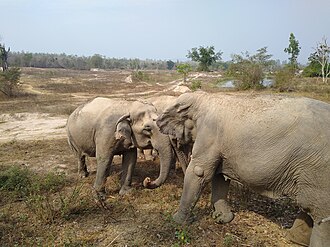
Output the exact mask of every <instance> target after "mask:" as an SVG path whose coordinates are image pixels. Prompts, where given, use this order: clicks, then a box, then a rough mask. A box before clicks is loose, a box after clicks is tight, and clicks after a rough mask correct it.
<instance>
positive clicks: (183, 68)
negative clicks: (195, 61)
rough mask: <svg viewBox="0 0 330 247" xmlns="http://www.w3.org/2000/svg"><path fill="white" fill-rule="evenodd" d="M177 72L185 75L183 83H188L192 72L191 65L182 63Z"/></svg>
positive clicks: (177, 67)
mask: <svg viewBox="0 0 330 247" xmlns="http://www.w3.org/2000/svg"><path fill="white" fill-rule="evenodd" d="M176 70H177V71H178V73H180V74H182V75H183V81H184V82H186V81H187V77H188V74H189V72H190V71H191V70H192V69H191V66H190V64H188V63H181V64H178V65H177V66H176Z"/></svg>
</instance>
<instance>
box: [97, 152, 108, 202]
mask: <svg viewBox="0 0 330 247" xmlns="http://www.w3.org/2000/svg"><path fill="white" fill-rule="evenodd" d="M112 159H113V155H112V154H109V153H101V152H99V153H98V152H97V151H96V160H97V169H96V179H95V183H94V189H95V190H96V193H97V195H98V197H99V199H102V200H104V199H105V183H106V180H107V177H108V176H109V173H110V167H111V163H112Z"/></svg>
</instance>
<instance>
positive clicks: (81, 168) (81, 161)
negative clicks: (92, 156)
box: [78, 155, 89, 178]
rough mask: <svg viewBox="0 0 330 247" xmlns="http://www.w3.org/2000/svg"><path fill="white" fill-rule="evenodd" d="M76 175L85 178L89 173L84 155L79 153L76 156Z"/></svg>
mask: <svg viewBox="0 0 330 247" xmlns="http://www.w3.org/2000/svg"><path fill="white" fill-rule="evenodd" d="M78 175H79V176H80V177H81V178H86V177H88V175H89V172H88V170H87V165H86V155H79V157H78Z"/></svg>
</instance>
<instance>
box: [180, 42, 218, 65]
mask: <svg viewBox="0 0 330 247" xmlns="http://www.w3.org/2000/svg"><path fill="white" fill-rule="evenodd" d="M221 55H222V52H215V51H214V46H210V47H203V46H200V47H199V48H192V49H191V51H189V52H188V55H187V58H191V60H192V61H194V62H198V63H199V67H198V69H199V70H200V71H209V67H210V66H211V65H212V64H213V63H215V62H216V61H218V60H221Z"/></svg>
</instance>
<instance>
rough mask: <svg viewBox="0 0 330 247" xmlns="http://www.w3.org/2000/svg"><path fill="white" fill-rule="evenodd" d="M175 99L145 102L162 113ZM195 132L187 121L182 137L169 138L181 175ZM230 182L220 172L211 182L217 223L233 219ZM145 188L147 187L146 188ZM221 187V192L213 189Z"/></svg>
mask: <svg viewBox="0 0 330 247" xmlns="http://www.w3.org/2000/svg"><path fill="white" fill-rule="evenodd" d="M176 99H177V97H174V96H168V95H163V96H156V97H151V98H148V99H146V101H147V102H150V103H152V104H153V105H154V106H155V107H156V109H157V112H158V113H159V114H160V113H162V112H163V111H164V110H165V109H166V108H167V107H168V106H169V105H171V104H172V105H173V104H174V103H175V101H176ZM195 135H196V130H195V128H194V124H193V122H192V121H189V120H187V121H186V122H185V129H184V130H183V136H182V138H180V139H176V138H175V137H173V136H171V142H172V147H173V149H174V151H175V154H176V157H177V159H178V161H179V163H180V164H181V167H182V170H183V173H184V174H185V172H186V169H187V166H188V164H189V161H190V155H191V150H192V147H193V144H194V141H195V140H194V138H195ZM229 184H230V180H229V179H227V180H226V179H225V178H224V176H223V175H222V174H221V171H219V172H218V173H216V175H215V176H214V179H213V181H212V196H211V204H212V207H213V208H214V212H213V215H212V217H213V218H214V219H215V221H216V222H217V223H228V222H230V221H232V220H233V219H234V214H233V213H232V210H231V207H230V206H229V203H228V202H227V194H228V191H229ZM146 187H147V186H146ZM218 187H221V188H222V190H221V191H220V190H218V189H215V188H218Z"/></svg>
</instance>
